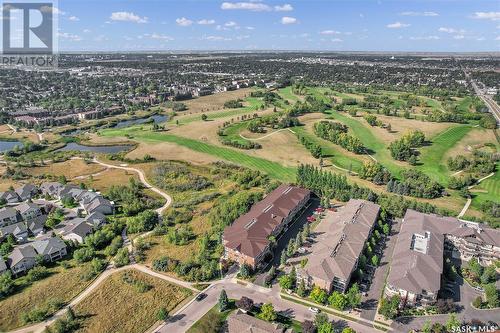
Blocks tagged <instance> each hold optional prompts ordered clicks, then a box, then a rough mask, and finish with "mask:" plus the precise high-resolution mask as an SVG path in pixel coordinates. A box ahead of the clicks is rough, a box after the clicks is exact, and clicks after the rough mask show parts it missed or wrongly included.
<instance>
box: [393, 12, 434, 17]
mask: <svg viewBox="0 0 500 333" xmlns="http://www.w3.org/2000/svg"><path fill="white" fill-rule="evenodd" d="M400 15H403V16H439V14H438V13H436V12H411V11H410V12H402V13H400Z"/></svg>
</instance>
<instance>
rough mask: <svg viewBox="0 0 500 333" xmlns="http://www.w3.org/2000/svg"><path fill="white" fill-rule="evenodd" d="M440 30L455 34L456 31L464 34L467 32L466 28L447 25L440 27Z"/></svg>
mask: <svg viewBox="0 0 500 333" xmlns="http://www.w3.org/2000/svg"><path fill="white" fill-rule="evenodd" d="M438 31H440V32H446V33H449V34H455V33H460V34H463V33H464V32H465V30H464V29H454V28H447V27H441V28H439V29H438Z"/></svg>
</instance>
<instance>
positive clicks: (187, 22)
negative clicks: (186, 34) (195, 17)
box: [175, 17, 193, 27]
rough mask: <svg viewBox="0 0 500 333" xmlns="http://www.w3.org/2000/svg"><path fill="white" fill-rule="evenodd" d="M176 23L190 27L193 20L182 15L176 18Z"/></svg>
mask: <svg viewBox="0 0 500 333" xmlns="http://www.w3.org/2000/svg"><path fill="white" fill-rule="evenodd" d="M175 23H177V25H180V26H181V27H189V26H190V25H191V24H193V21H191V20H190V19H187V18H185V17H181V18H177V19H175Z"/></svg>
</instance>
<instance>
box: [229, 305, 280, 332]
mask: <svg viewBox="0 0 500 333" xmlns="http://www.w3.org/2000/svg"><path fill="white" fill-rule="evenodd" d="M227 326H228V327H227V328H228V331H229V333H283V332H285V329H284V328H283V326H281V325H280V324H276V323H270V322H267V321H264V320H262V319H259V318H256V317H252V316H250V315H248V314H246V313H243V312H241V311H240V310H238V311H236V312H233V313H232V314H231V315H229V317H228V318H227ZM287 332H288V331H287Z"/></svg>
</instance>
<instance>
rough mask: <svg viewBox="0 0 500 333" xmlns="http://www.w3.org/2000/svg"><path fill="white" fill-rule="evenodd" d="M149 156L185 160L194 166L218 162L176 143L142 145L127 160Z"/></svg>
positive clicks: (209, 156) (213, 158)
mask: <svg viewBox="0 0 500 333" xmlns="http://www.w3.org/2000/svg"><path fill="white" fill-rule="evenodd" d="M146 154H149V155H151V156H152V157H154V158H155V159H157V160H181V159H182V160H184V161H187V162H190V163H194V164H208V163H211V162H215V161H217V158H215V157H213V156H212V155H209V154H203V153H199V152H196V151H193V150H191V149H188V148H186V147H182V146H179V145H177V144H175V143H170V142H162V143H155V144H151V143H140V144H139V146H138V147H137V148H136V149H134V150H132V151H131V152H130V153H128V154H127V158H130V159H136V158H137V159H141V158H143V157H144V155H146Z"/></svg>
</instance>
